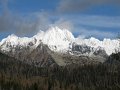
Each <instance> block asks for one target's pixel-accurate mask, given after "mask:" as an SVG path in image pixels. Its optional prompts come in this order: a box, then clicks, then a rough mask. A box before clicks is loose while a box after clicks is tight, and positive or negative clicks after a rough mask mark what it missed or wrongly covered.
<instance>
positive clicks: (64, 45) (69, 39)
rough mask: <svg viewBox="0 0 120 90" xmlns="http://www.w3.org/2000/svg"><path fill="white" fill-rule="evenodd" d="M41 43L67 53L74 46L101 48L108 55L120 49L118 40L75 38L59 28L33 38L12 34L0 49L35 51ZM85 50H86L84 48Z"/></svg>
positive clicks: (56, 50) (3, 41) (53, 28)
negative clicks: (27, 49)
mask: <svg viewBox="0 0 120 90" xmlns="http://www.w3.org/2000/svg"><path fill="white" fill-rule="evenodd" d="M41 42H43V44H46V45H48V47H49V48H50V49H51V50H52V51H55V52H67V51H70V50H72V44H73V43H76V44H77V45H82V46H84V45H86V46H89V47H91V48H95V50H97V49H98V48H99V49H100V47H101V48H102V49H104V50H105V51H106V53H107V54H108V55H110V54H111V53H114V52H116V50H118V48H119V41H118V40H110V39H104V40H103V41H100V40H98V39H95V38H93V37H91V38H90V39H81V38H75V37H74V36H73V35H72V33H71V32H70V31H68V30H66V29H63V30H61V29H60V28H58V27H50V28H49V29H48V30H47V31H40V32H39V33H38V34H36V35H35V36H33V37H31V38H27V37H17V36H16V35H14V34H12V35H9V36H8V37H7V38H5V39H3V40H2V41H1V42H0V49H1V50H2V51H6V52H9V51H10V50H11V49H14V47H21V48H22V47H28V46H29V47H30V48H31V49H35V48H36V47H37V46H38V45H39V44H40V43H41ZM83 49H85V48H83Z"/></svg>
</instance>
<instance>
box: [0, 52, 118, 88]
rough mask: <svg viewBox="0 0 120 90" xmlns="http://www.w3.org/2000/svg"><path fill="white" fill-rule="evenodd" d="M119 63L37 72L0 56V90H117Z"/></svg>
mask: <svg viewBox="0 0 120 90" xmlns="http://www.w3.org/2000/svg"><path fill="white" fill-rule="evenodd" d="M116 62H117V63H116ZM119 62H120V53H117V54H112V55H111V56H110V57H109V59H108V60H107V61H106V62H105V63H103V64H94V65H92V64H91V65H90V64H89V65H77V64H73V65H69V66H64V67H60V66H57V65H55V66H54V67H49V68H45V67H44V68H41V67H35V66H34V65H29V64H26V63H23V62H21V61H19V60H16V59H14V58H12V57H9V56H7V55H4V54H2V53H0V90H120V63H119Z"/></svg>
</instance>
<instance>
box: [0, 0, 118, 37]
mask: <svg viewBox="0 0 120 90" xmlns="http://www.w3.org/2000/svg"><path fill="white" fill-rule="evenodd" d="M50 25H57V26H59V27H60V28H67V29H69V30H70V31H71V32H73V34H74V35H75V36H78V35H82V36H83V35H84V36H86V37H89V36H94V37H96V38H99V39H103V38H115V37H116V36H117V33H118V32H119V30H120V0H0V39H2V38H4V37H6V36H7V35H9V34H12V33H14V34H16V35H18V36H32V35H34V34H35V33H37V32H38V31H39V30H40V29H41V30H47V28H48V27H49V26H50Z"/></svg>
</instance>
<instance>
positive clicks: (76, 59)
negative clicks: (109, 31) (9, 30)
mask: <svg viewBox="0 0 120 90" xmlns="http://www.w3.org/2000/svg"><path fill="white" fill-rule="evenodd" d="M119 46H120V45H119V40H118V39H114V40H111V39H104V40H103V41H100V40H98V39H96V38H94V37H91V38H89V39H84V38H80V37H77V38H76V37H74V35H73V34H72V33H71V32H70V31H69V30H67V29H60V28H59V27H57V26H55V27H50V28H49V29H48V30H46V31H39V32H38V33H37V34H36V35H34V36H33V37H31V38H28V37H18V36H16V35H14V34H12V35H9V36H8V37H7V38H4V39H3V40H2V41H1V42H0V52H2V53H5V54H7V55H9V56H11V57H14V58H16V59H18V60H21V61H24V62H26V63H29V64H34V65H36V66H40V67H46V66H53V65H60V66H65V65H69V64H91V63H95V64H96V63H102V62H105V61H106V60H107V58H108V56H109V55H111V54H112V53H117V52H119V51H120V47H119Z"/></svg>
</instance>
